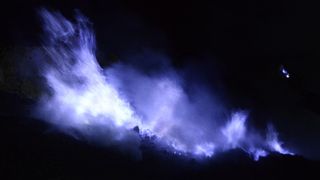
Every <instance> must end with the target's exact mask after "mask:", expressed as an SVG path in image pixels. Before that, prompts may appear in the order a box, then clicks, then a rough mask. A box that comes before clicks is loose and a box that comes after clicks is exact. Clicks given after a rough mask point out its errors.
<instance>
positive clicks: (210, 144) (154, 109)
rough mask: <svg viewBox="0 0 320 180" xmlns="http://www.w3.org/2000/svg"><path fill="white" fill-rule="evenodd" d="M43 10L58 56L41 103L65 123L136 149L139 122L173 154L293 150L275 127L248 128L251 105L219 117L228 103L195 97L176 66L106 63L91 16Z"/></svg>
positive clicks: (46, 72) (46, 70) (51, 52)
mask: <svg viewBox="0 0 320 180" xmlns="http://www.w3.org/2000/svg"><path fill="white" fill-rule="evenodd" d="M41 15H42V17H43V22H44V29H45V30H46V33H47V35H48V36H47V40H46V41H45V44H44V49H45V51H46V53H47V54H48V56H49V59H50V61H51V62H50V63H48V64H46V65H45V66H43V76H44V77H45V79H46V82H47V86H48V87H49V89H50V92H46V93H47V95H44V96H43V98H42V99H41V106H40V109H41V111H42V113H44V114H46V117H48V119H47V120H48V121H49V122H50V123H52V124H54V125H56V126H58V127H60V128H61V129H62V130H64V131H66V132H67V131H68V130H69V129H70V128H71V129H74V130H76V131H78V132H80V133H81V134H83V135H84V136H85V137H87V138H89V139H95V140H98V141H99V142H101V143H106V144H117V145H119V146H124V147H127V149H135V150H138V149H139V143H140V137H139V135H138V134H137V133H136V132H134V131H133V130H132V129H133V128H134V127H139V133H140V135H142V136H156V137H157V140H156V142H157V144H158V145H159V147H160V146H162V147H165V148H167V149H168V150H172V152H173V153H179V154H191V155H193V156H207V157H211V156H213V155H214V154H215V152H218V151H226V150H229V149H234V148H241V149H243V150H244V151H246V152H248V153H249V154H251V155H252V156H253V157H254V159H255V160H258V159H259V157H264V156H267V154H268V152H272V151H276V152H279V153H281V154H292V153H290V152H289V151H288V150H286V149H284V148H282V146H281V143H280V142H279V141H278V138H277V136H275V134H274V133H275V132H274V131H273V132H272V133H271V134H270V135H268V138H267V139H266V140H265V139H264V138H262V136H260V135H259V134H257V133H252V132H250V131H248V130H247V127H246V120H247V116H248V114H247V113H245V112H242V111H239V112H235V113H233V114H232V115H231V117H230V119H221V117H220V118H218V117H217V115H216V114H215V113H213V112H216V111H219V109H221V106H222V105H221V104H218V103H216V102H214V100H212V99H213V98H212V95H210V93H207V92H206V91H205V90H201V89H200V90H198V91H197V92H196V93H194V94H193V95H192V97H193V98H194V99H196V101H191V100H190V98H189V96H190V95H189V94H187V93H186V92H185V91H184V89H183V88H182V85H181V83H182V82H183V80H182V79H181V77H180V76H179V75H178V74H177V73H176V72H175V71H174V70H173V69H172V68H168V70H167V71H166V72H164V73H159V74H158V75H152V76H151V75H149V76H147V75H145V74H143V73H142V72H140V71H138V70H137V69H135V68H133V67H131V66H129V65H127V64H122V63H117V64H113V65H112V66H111V67H108V68H106V69H102V68H101V67H100V66H99V64H98V62H97V60H96V57H95V54H94V51H95V39H94V34H93V32H92V31H91V29H90V28H89V27H88V20H87V19H86V18H85V17H83V16H77V22H75V23H73V22H70V21H68V20H67V19H65V18H64V17H63V16H62V15H61V14H59V13H50V12H48V11H46V10H43V11H42V12H41ZM123 72H125V73H123ZM67 133H68V132H67ZM128 142H130V143H128Z"/></svg>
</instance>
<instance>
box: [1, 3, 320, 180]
mask: <svg viewBox="0 0 320 180" xmlns="http://www.w3.org/2000/svg"><path fill="white" fill-rule="evenodd" d="M40 8H47V9H49V10H54V11H60V12H61V13H62V14H63V15H64V16H65V17H67V18H68V19H73V18H74V14H75V13H76V11H80V12H81V13H83V14H84V15H85V16H86V17H88V18H89V20H90V22H91V23H92V27H93V29H94V31H95V34H96V41H97V51H96V54H97V59H98V61H99V63H100V65H101V66H102V67H108V66H109V65H110V64H112V63H116V62H123V61H124V62H128V63H130V64H132V66H137V68H138V69H140V70H141V71H143V72H145V73H146V74H148V73H151V74H152V73H154V72H157V71H161V69H159V61H161V60H158V59H156V58H155V59H152V58H153V57H154V56H153V54H152V53H150V52H151V51H152V52H158V53H160V54H165V56H167V57H170V58H169V59H170V62H169V64H171V65H172V67H173V68H174V69H175V70H176V71H177V72H179V73H181V76H182V77H183V78H184V79H186V80H187V82H188V83H189V84H195V85H198V84H202V85H203V86H204V87H205V88H206V89H208V91H210V92H212V93H213V94H215V96H216V98H217V99H218V101H222V102H223V104H224V105H225V107H226V108H227V109H234V110H238V109H246V110H249V113H250V117H249V120H250V124H251V125H252V126H255V127H256V128H257V130H259V131H260V130H261V131H262V130H263V129H264V128H265V125H266V124H267V123H268V122H270V121H271V122H272V123H273V124H274V126H275V127H276V129H277V131H278V132H279V135H280V136H281V139H282V140H283V141H284V142H285V143H286V145H287V147H289V148H290V149H293V150H294V151H295V152H297V154H298V155H297V156H286V155H283V156H282V155H279V154H272V155H270V156H268V157H267V158H264V159H262V160H261V161H258V162H254V161H252V160H251V159H250V158H249V157H247V156H246V155H245V154H244V153H243V152H242V151H240V150H232V151H230V152H226V153H225V154H221V155H218V156H217V157H213V158H212V159H209V160H207V161H205V162H198V161H197V160H194V159H192V158H186V159H185V158H180V157H175V156H174V155H171V154H170V153H168V152H162V151H161V152H159V151H158V150H157V149H154V148H153V147H150V146H148V145H147V146H146V147H142V149H143V150H142V151H143V158H142V160H141V159H140V160H136V159H135V158H132V157H131V156H130V155H128V154H126V153H123V152H118V150H117V149H114V148H106V147H103V146H102V147H101V146H99V145H96V144H94V143H90V142H82V141H77V140H75V139H74V138H71V137H70V136H67V135H64V134H63V133H60V132H59V131H58V130H56V129H55V128H53V127H52V126H50V125H48V124H47V123H44V122H43V121H39V120H38V119H37V118H36V117H35V116H33V115H34V106H35V104H36V102H37V97H38V96H39V92H38V91H39V88H38V87H39V86H40V82H41V78H39V77H38V75H37V73H36V72H37V70H36V68H35V67H34V66H35V63H34V62H33V63H30V59H31V58H30V57H29V54H28V53H27V52H28V51H29V50H30V49H33V48H36V47H39V46H41V43H42V39H41V38H42V34H43V30H42V26H41V20H40V18H39V14H38V11H39V9H40ZM319 17H320V14H319V11H318V8H317V6H316V5H313V4H308V3H307V2H305V1H283V0H278V1H275V0H268V1H264V0H263V1H251V0H250V1H235V0H225V1H201V2H200V1H190V2H189V1H164V0H162V1H158V0H154V1H146V0H137V1H123V0H119V1H115V0H114V1H113V0H110V1H103V0H70V1H40V0H33V1H32V0H30V1H23V2H20V1H16V0H11V1H10V2H2V3H1V5H0V20H1V28H0V34H1V35H0V51H1V55H0V62H1V64H0V106H1V108H0V122H1V125H0V127H1V131H0V132H1V137H2V143H1V144H2V148H1V150H0V152H1V160H0V161H1V163H0V176H1V175H2V174H8V175H9V176H10V178H6V179H22V178H24V179H25V178H27V177H33V178H35V179H75V178H80V179H81V178H84V179H88V178H89V179H91V178H93V179H107V178H110V179H114V178H111V177H112V176H115V177H118V178H135V177H136V178H148V179H150V178H156V177H158V178H160V179H164V178H175V179H178V178H186V177H189V178H195V179H198V178H200V179H201V178H203V179H214V178H215V177H221V178H235V177H239V178H242V177H244V178H245V177H246V178H249V179H257V178H259V179H261V178H266V179H270V178H271V179H280V178H288V177H298V176H299V177H301V178H307V177H309V176H310V177H311V176H312V175H318V174H317V172H316V170H317V169H318V168H317V167H319V165H320V163H319V160H320V153H319V152H320V143H319V142H320V141H319V138H320V131H319V130H320V107H319V105H318V102H319V101H320V83H319V78H320V74H319V73H320V72H319V66H318V64H319V63H318V61H319V60H318V59H319V58H320V57H319V55H320V54H319V53H318V52H320V45H319V42H320V28H319V27H320V26H318V23H319V22H318V21H319ZM128 57H129V58H128ZM130 57H132V58H130ZM150 58H151V59H152V60H148V59H150ZM136 59H140V61H139V62H136V61H137V60H136ZM160 63H161V62H160ZM282 67H285V68H286V70H287V71H288V72H289V73H290V78H286V77H284V75H283V74H282V73H281V68H282ZM124 73H125V72H124ZM188 87H189V86H186V87H185V88H186V89H185V90H186V91H188ZM190 91H192V90H190ZM3 172H5V173H3ZM318 176H319V175H318Z"/></svg>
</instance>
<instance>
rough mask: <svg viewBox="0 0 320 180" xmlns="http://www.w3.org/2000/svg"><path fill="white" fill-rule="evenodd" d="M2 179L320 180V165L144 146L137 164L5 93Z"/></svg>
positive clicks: (293, 159)
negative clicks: (34, 113) (35, 114)
mask: <svg viewBox="0 0 320 180" xmlns="http://www.w3.org/2000/svg"><path fill="white" fill-rule="evenodd" d="M0 97H1V103H0V104H1V113H0V114H1V115H0V120H1V121H0V123H1V125H0V127H1V130H0V133H1V150H0V152H1V168H0V172H1V173H0V174H1V176H3V177H5V176H6V178H1V179H136V178H137V179H214V178H223V179H231V178H232V179H234V178H241V179H291V178H298V179H317V178H316V177H319V172H318V171H319V167H320V166H319V165H320V162H319V161H313V160H308V159H306V158H304V157H302V156H283V155H278V154H273V155H270V156H268V157H266V158H262V159H261V160H260V161H258V162H255V161H253V160H252V159H251V158H250V157H248V155H247V154H245V153H243V152H242V151H241V150H233V151H229V152H226V153H223V154H218V155H216V156H214V157H213V158H212V159H207V160H205V161H199V160H195V159H192V158H186V157H179V156H175V155H172V154H170V153H166V152H165V151H159V150H157V149H154V148H152V146H150V145H148V144H145V145H142V147H141V149H142V158H141V159H139V160H137V159H135V158H132V157H131V156H129V155H126V154H123V153H119V152H117V151H115V150H112V148H105V147H99V146H96V145H93V144H91V143H86V142H80V141H77V140H75V139H73V138H70V137H69V136H66V135H63V134H61V133H58V132H57V131H52V130H51V128H50V127H49V126H48V125H47V124H44V123H43V122H41V121H39V120H36V119H32V118H31V117H30V116H28V114H29V112H30V110H31V109H30V107H32V105H33V104H34V102H33V101H32V100H30V99H23V98H20V97H18V96H17V95H14V94H8V93H3V92H2V93H1V96H0Z"/></svg>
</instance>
